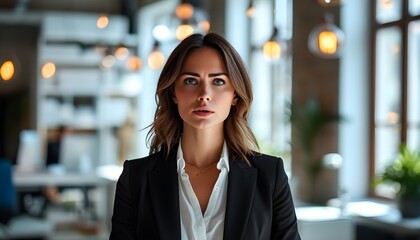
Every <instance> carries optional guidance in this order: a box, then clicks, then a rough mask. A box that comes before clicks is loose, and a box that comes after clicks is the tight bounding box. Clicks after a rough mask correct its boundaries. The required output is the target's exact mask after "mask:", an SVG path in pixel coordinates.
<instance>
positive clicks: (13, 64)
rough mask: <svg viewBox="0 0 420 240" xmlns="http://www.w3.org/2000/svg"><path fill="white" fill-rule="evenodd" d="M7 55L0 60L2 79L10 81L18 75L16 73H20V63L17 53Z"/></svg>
mask: <svg viewBox="0 0 420 240" xmlns="http://www.w3.org/2000/svg"><path fill="white" fill-rule="evenodd" d="M5 55H7V57H4V58H2V59H1V60H0V79H1V80H3V81H9V80H11V79H13V78H16V77H17V76H16V75H17V74H18V73H19V69H20V64H19V60H18V58H17V57H16V55H15V54H5Z"/></svg>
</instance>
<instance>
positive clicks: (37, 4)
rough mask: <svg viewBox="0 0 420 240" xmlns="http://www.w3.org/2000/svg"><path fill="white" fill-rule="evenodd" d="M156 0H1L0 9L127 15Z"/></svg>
mask: <svg viewBox="0 0 420 240" xmlns="http://www.w3.org/2000/svg"><path fill="white" fill-rule="evenodd" d="M155 1H156V0H88V1H86V0H1V1H0V10H26V11H75V12H98V13H103V12H106V13H110V14H123V15H127V14H129V13H130V12H135V11H136V10H137V9H138V8H139V7H141V6H143V5H146V4H149V3H151V2H155Z"/></svg>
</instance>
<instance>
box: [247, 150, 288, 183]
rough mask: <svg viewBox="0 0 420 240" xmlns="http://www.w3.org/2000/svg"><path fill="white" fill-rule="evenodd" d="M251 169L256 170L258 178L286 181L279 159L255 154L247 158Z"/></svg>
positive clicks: (281, 160)
mask: <svg viewBox="0 0 420 240" xmlns="http://www.w3.org/2000/svg"><path fill="white" fill-rule="evenodd" d="M249 161H250V162H251V165H252V167H253V168H256V169H257V170H258V172H259V173H258V176H260V177H263V178H268V179H272V180H280V179H282V180H285V179H287V175H286V172H285V170H284V163H283V159H282V158H280V157H276V156H272V155H267V154H263V153H256V154H255V155H254V156H251V157H250V158H249Z"/></svg>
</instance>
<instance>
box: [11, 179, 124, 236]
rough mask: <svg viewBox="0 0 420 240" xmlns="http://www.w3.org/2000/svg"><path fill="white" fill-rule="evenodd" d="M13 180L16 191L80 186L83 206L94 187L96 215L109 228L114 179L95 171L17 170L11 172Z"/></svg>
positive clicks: (87, 204) (86, 204) (87, 203)
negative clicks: (54, 172) (97, 194)
mask: <svg viewBox="0 0 420 240" xmlns="http://www.w3.org/2000/svg"><path fill="white" fill-rule="evenodd" d="M13 181H14V184H15V186H16V190H17V191H20V190H21V191H22V190H25V189H33V188H43V187H46V186H56V187H68V188H80V189H82V190H83V193H84V204H85V207H90V206H89V202H90V201H89V193H88V192H89V190H90V189H92V188H95V189H97V190H98V192H99V194H100V195H99V197H98V199H99V200H100V201H99V202H97V205H96V206H95V207H96V214H97V215H96V216H97V217H98V219H99V220H103V222H104V223H105V225H106V228H107V229H108V230H109V227H110V224H111V222H110V219H111V214H112V208H113V199H114V193H115V183H116V182H115V180H110V179H107V178H105V177H102V176H100V175H98V174H97V173H96V172H93V173H91V174H81V173H62V174H53V173H50V172H28V173H27V172H18V171H15V172H14V174H13Z"/></svg>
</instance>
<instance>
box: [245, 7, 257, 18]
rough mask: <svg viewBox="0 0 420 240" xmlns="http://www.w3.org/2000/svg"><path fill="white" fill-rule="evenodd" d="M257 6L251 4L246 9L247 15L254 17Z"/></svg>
mask: <svg viewBox="0 0 420 240" xmlns="http://www.w3.org/2000/svg"><path fill="white" fill-rule="evenodd" d="M254 13H255V8H254V7H253V6H249V7H248V9H247V10H246V15H247V16H248V17H250V18H252V17H254Z"/></svg>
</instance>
